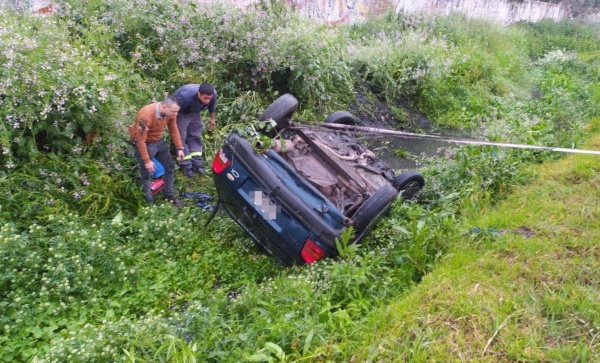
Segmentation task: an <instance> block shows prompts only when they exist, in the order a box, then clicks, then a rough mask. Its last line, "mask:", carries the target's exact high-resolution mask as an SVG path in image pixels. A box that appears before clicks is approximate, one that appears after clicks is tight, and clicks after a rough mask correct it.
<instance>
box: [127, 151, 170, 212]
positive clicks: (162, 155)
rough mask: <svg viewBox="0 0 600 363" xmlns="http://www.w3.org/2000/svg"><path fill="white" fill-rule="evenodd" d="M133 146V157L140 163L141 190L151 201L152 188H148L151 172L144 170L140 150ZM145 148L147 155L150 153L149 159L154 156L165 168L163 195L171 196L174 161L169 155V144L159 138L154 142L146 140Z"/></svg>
mask: <svg viewBox="0 0 600 363" xmlns="http://www.w3.org/2000/svg"><path fill="white" fill-rule="evenodd" d="M134 148H135V157H136V158H137V160H138V163H140V177H141V179H142V190H143V191H144V197H145V198H146V200H147V201H148V202H153V201H154V199H153V197H152V190H151V189H150V183H151V182H152V173H149V172H148V170H146V166H145V165H144V161H143V160H142V157H141V156H140V151H139V150H138V148H137V146H135V145H134ZM146 148H147V149H148V155H150V159H152V158H155V159H156V160H158V162H159V163H161V164H162V166H163V167H164V169H165V175H164V177H163V179H164V181H165V188H164V189H163V195H164V196H165V198H172V197H173V182H174V181H175V163H174V162H173V157H172V156H171V152H170V151H169V145H168V144H167V142H166V141H165V140H160V141H156V142H147V143H146Z"/></svg>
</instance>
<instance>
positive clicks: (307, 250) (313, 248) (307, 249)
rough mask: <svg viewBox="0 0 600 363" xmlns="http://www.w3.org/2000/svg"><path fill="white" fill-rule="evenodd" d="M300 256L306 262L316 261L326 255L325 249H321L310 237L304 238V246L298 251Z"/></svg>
mask: <svg viewBox="0 0 600 363" xmlns="http://www.w3.org/2000/svg"><path fill="white" fill-rule="evenodd" d="M300 256H301V257H302V259H303V260H304V262H306V263H313V262H317V261H319V260H320V259H322V258H325V257H326V255H325V251H323V249H321V247H319V246H317V244H316V243H315V242H314V241H313V240H311V239H310V238H307V239H306V242H305V243H304V247H302V251H300Z"/></svg>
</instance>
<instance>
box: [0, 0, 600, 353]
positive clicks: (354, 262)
mask: <svg viewBox="0 0 600 363" xmlns="http://www.w3.org/2000/svg"><path fill="white" fill-rule="evenodd" d="M2 15H3V21H4V23H3V24H4V26H3V27H2V28H1V29H0V40H1V41H2V44H3V47H2V48H1V49H0V61H1V62H0V64H1V65H0V72H1V73H2V79H1V80H0V104H1V106H2V107H0V117H1V119H2V128H0V144H1V146H2V151H3V153H2V155H1V156H0V162H1V166H2V171H1V172H0V192H2V194H3V195H4V197H3V199H2V202H1V206H0V226H1V227H0V261H2V266H3V271H2V273H0V309H1V310H2V312H3V314H2V315H1V316H0V329H2V330H3V334H2V335H1V336H0V352H1V353H0V354H1V358H2V359H3V360H5V361H32V360H34V361H35V360H38V361H61V362H62V361H71V362H77V361H81V362H87V361H131V362H133V361H177V362H191V361H232V362H233V361H236V362H237V361H243V360H248V361H298V360H308V361H325V360H333V361H349V360H351V359H352V357H349V356H348V354H349V353H348V352H359V351H364V350H365V349H370V348H368V347H367V348H365V347H364V346H363V345H361V342H353V341H348V339H347V337H349V336H353V334H355V333H356V332H358V331H360V330H361V329H362V328H363V327H364V326H365V325H366V324H367V323H368V322H369V321H370V319H374V318H373V315H372V314H373V312H374V311H377V310H378V309H381V308H382V307H384V306H386V304H388V303H389V302H390V301H391V300H393V299H395V298H397V296H398V295H399V294H402V293H404V292H405V291H408V290H409V289H411V288H412V287H413V286H414V285H415V284H417V283H419V282H421V281H422V280H423V279H424V278H425V277H426V276H427V274H428V273H429V272H430V271H431V270H432V269H433V267H434V266H435V265H436V264H437V263H438V262H439V261H440V260H441V259H444V258H446V257H447V255H446V254H447V251H448V250H449V248H450V246H448V241H449V239H450V238H459V237H457V234H458V233H460V231H457V230H456V229H455V226H456V223H457V221H458V220H459V219H460V218H462V216H464V215H466V214H468V213H469V212H478V211H482V210H484V209H485V208H487V207H489V206H490V205H491V204H493V203H496V202H497V201H498V200H501V199H502V198H503V197H504V196H505V195H506V193H507V192H508V191H509V190H510V189H511V188H513V187H514V186H515V185H519V184H521V183H524V182H526V181H527V180H528V178H530V175H529V174H528V172H527V169H528V168H529V167H530V166H531V165H532V164H533V163H539V162H542V161H545V160H548V159H549V158H551V155H549V154H548V153H540V152H531V151H506V150H497V149H494V148H488V147H486V148H473V147H469V148H459V149H456V150H449V151H448V153H447V158H446V159H443V160H420V162H421V163H422V172H423V174H424V175H425V177H426V180H427V184H426V187H425V189H424V190H423V191H422V193H421V194H420V196H419V198H418V200H417V201H415V202H408V203H401V202H400V201H397V202H396V203H394V205H393V208H392V210H391V212H390V215H389V217H388V218H386V219H384V220H383V221H381V223H380V225H379V226H378V228H377V229H375V230H374V231H373V232H372V233H371V234H370V235H369V236H368V237H367V238H365V239H364V242H363V243H362V244H360V245H348V244H347V241H348V238H349V234H348V235H346V236H345V237H344V238H343V239H342V240H341V241H339V247H338V248H339V249H340V252H341V256H340V258H338V259H333V260H325V261H321V262H319V263H318V264H316V265H311V266H304V267H298V268H291V269H281V268H280V267H279V266H276V265H275V264H274V262H273V260H272V259H271V258H270V257H268V256H266V255H264V254H262V253H261V252H260V251H258V250H257V249H256V248H255V247H254V245H253V244H252V243H251V241H250V240H249V238H248V237H247V236H246V235H245V234H244V233H243V231H241V230H240V229H239V228H237V226H235V225H234V224H233V223H232V222H230V221H228V220H227V219H225V218H216V219H215V220H214V221H213V222H212V224H210V225H209V226H208V227H206V228H204V227H203V225H204V224H205V223H206V221H207V220H208V218H209V216H208V213H206V212H204V211H203V210H201V209H199V208H195V207H193V206H192V205H190V203H187V204H188V206H187V207H184V208H183V209H181V210H174V209H173V208H172V207H171V206H170V205H168V204H160V203H159V205H157V206H154V207H143V198H142V195H141V192H140V190H139V187H138V186H137V184H136V178H137V170H136V163H135V161H134V160H133V155H132V149H131V146H130V145H129V143H128V141H127V139H126V137H127V136H126V135H127V132H126V126H128V125H129V123H130V122H131V120H132V118H133V115H134V113H135V112H136V111H137V109H139V108H140V107H141V106H143V105H144V104H147V103H149V102H151V101H153V100H156V99H160V98H161V97H162V96H163V94H165V93H168V92H172V91H173V90H174V89H176V88H178V87H179V86H180V85H181V84H184V83H188V82H194V83H198V82H202V81H211V82H213V83H215V84H216V85H217V89H218V91H219V104H218V112H217V118H218V122H217V124H218V129H217V130H216V131H214V132H212V133H206V134H205V135H204V141H205V146H206V148H205V155H207V158H208V157H209V155H213V154H214V152H215V151H216V149H217V148H219V147H220V145H221V144H222V140H223V137H225V136H226V135H227V134H228V133H229V132H231V131H234V130H235V131H238V132H244V133H246V134H252V135H257V137H259V136H258V134H257V133H256V132H255V131H256V130H257V129H261V128H263V127H265V126H266V125H265V124H264V123H262V124H261V123H259V122H256V120H257V118H258V116H259V115H260V113H261V111H262V110H263V109H264V108H265V105H267V104H269V103H270V102H271V101H272V100H273V99H275V98H276V97H277V96H278V95H280V94H282V93H284V92H292V93H293V94H294V95H296V96H297V97H298V99H299V100H300V102H301V105H300V109H299V110H298V113H299V114H301V115H302V116H303V117H304V116H312V117H314V119H320V118H322V116H323V115H324V114H327V113H328V112H330V111H332V110H338V109H340V108H346V107H348V105H349V104H350V103H351V102H353V99H354V97H355V95H354V93H355V92H356V90H359V89H360V90H368V91H369V92H371V93H372V95H374V96H375V97H376V98H378V99H379V100H380V101H384V102H386V103H389V104H392V105H397V104H402V103H403V102H408V103H410V104H411V105H412V106H413V107H416V108H418V109H419V110H421V111H423V112H424V113H426V114H427V115H428V116H429V117H430V119H431V122H434V123H437V124H446V125H454V126H460V127H466V128H468V127H470V128H477V130H478V131H479V132H481V133H482V134H483V135H485V136H487V137H489V138H490V139H492V140H494V139H495V140H503V141H512V142H520V143H533V144H546V145H552V146H564V147H570V146H571V145H578V144H579V143H580V142H581V140H582V139H583V137H582V135H583V133H584V132H585V131H584V130H585V129H584V127H585V124H586V122H587V120H589V119H590V118H592V117H596V116H598V115H599V114H600V109H599V108H598V107H599V106H598V105H600V86H599V83H600V82H598V81H599V79H598V75H597V72H598V69H599V68H598V58H597V57H593V56H590V54H593V52H594V51H597V50H598V48H599V47H600V40H598V37H597V29H595V28H593V27H590V26H584V25H581V24H576V23H572V22H564V23H558V24H554V23H540V24H533V25H525V24H520V25H515V26H512V27H500V26H496V25H492V24H488V23H485V22H481V21H474V20H468V19H465V18H462V17H450V18H436V19H434V20H431V19H425V18H420V17H404V16H400V17H398V16H396V15H394V14H386V15H385V16H383V17H380V18H376V19H374V20H372V21H368V22H366V23H363V24H354V25H350V26H340V27H325V26H322V25H320V24H316V23H315V22H312V21H310V20H307V19H301V18H298V17H297V16H295V15H294V14H293V13H291V12H288V11H287V10H286V9H285V8H283V7H281V6H278V3H276V2H273V3H272V4H271V6H268V4H266V3H263V4H261V5H260V6H257V8H256V9H255V10H242V9H231V8H225V7H222V6H219V5H215V6H212V5H211V6H208V5H207V6H205V5H203V6H199V5H197V4H194V3H189V4H188V3H186V4H181V3H180V2H158V1H154V0H150V1H146V0H144V1H142V0H136V1H122V0H113V1H108V2H106V1H105V2H101V1H97V0H91V1H85V2H82V1H65V2H61V3H60V6H59V7H58V12H57V14H56V15H52V16H50V17H33V16H28V15H19V14H16V13H13V12H8V11H5V10H2ZM165 19H169V21H165ZM215 29H219V31H215ZM580 51H585V52H586V54H587V56H586V57H580V56H578V54H577V53H576V52H580ZM398 108H400V107H398ZM396 116H397V118H398V119H399V120H398V121H399V122H402V121H404V115H403V114H400V113H399V114H398V115H396ZM307 118H308V117H307ZM176 187H177V188H178V189H180V190H189V189H194V188H202V189H203V190H206V191H208V192H209V193H214V189H213V187H212V185H211V183H210V181H207V180H206V179H201V180H199V181H195V180H194V181H188V180H184V181H182V180H181V179H180V178H177V180H176ZM347 233H351V231H348V232H347ZM550 303H551V302H550ZM550 303H549V304H550ZM342 342H343V343H344V344H342ZM419 344H421V343H419V342H417V343H415V346H416V347H417V348H418V347H419ZM425 344H426V343H422V344H421V345H425ZM427 344H428V343H427ZM342 346H343V347H344V349H342V348H341V347H342ZM421 348H422V347H421ZM556 354H559V353H556ZM366 355H372V356H373V357H375V356H377V348H376V349H375V351H373V352H368V353H367V354H366ZM414 356H415V357H418V356H419V352H418V351H415V352H414Z"/></svg>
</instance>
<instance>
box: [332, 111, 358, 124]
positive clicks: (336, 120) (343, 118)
mask: <svg viewBox="0 0 600 363" xmlns="http://www.w3.org/2000/svg"><path fill="white" fill-rule="evenodd" d="M325 123H326V124H341V125H356V117H355V116H354V115H353V114H351V113H350V112H348V111H336V112H334V113H332V114H331V115H329V116H327V118H326V119H325Z"/></svg>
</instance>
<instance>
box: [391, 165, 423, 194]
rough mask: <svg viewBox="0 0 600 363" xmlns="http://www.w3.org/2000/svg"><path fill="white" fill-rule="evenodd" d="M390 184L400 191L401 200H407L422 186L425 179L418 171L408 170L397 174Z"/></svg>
mask: <svg viewBox="0 0 600 363" xmlns="http://www.w3.org/2000/svg"><path fill="white" fill-rule="evenodd" d="M392 184H393V185H394V188H396V190H397V191H398V192H399V193H401V195H402V200H407V199H412V198H413V197H414V196H415V195H416V194H417V193H418V192H419V191H420V190H421V189H422V188H423V186H424V185H425V179H423V176H421V174H419V173H418V172H416V171H414V170H409V171H405V172H404V173H402V174H400V175H397V176H396V177H395V178H394V181H393V183H392Z"/></svg>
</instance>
